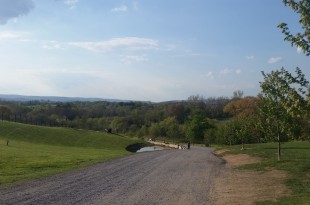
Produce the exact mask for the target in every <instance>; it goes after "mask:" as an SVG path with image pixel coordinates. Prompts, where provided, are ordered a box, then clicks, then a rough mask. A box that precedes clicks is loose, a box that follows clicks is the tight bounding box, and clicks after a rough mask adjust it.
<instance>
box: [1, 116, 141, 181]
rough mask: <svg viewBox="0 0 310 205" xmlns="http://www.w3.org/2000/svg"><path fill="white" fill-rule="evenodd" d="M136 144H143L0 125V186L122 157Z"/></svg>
mask: <svg viewBox="0 0 310 205" xmlns="http://www.w3.org/2000/svg"><path fill="white" fill-rule="evenodd" d="M7 140H9V145H8V146H7V145H6V143H7ZM136 143H143V142H142V141H141V140H138V139H132V138H127V137H120V136H116V135H111V134H108V133H102V132H94V131H85V130H74V129H68V128H51V127H37V126H31V125H24V124H18V123H11V122H0V186H5V185H9V184H11V183H14V182H22V181H25V180H30V179H36V178H40V177H44V176H49V175H53V174H57V173H60V172H64V171H69V170H73V169H77V168H81V167H85V166H88V165H91V164H95V163H98V162H103V161H106V160H110V159H113V158H117V157H120V156H124V155H127V154H129V153H130V152H129V151H127V150H126V147H128V146H129V145H132V144H136Z"/></svg>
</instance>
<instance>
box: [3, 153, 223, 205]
mask: <svg viewBox="0 0 310 205" xmlns="http://www.w3.org/2000/svg"><path fill="white" fill-rule="evenodd" d="M224 166H225V165H224V162H223V161H222V160H221V159H219V158H217V157H216V156H214V155H213V154H212V150H211V149H210V148H203V147H193V148H192V149H190V150H163V151H154V152H144V153H138V154H134V155H130V156H126V157H123V158H119V159H116V160H111V161H108V162H105V163H102V164H97V165H94V166H91V167H87V168H84V169H80V170H75V171H72V172H67V173H64V174H59V175H56V176H52V177H48V178H45V179H42V180H36V181H32V182H28V183H26V184H22V185H18V186H12V187H8V188H2V189H0V204H14V205H17V204H98V205H99V204H100V205H103V204H109V205H110V204H126V205H130V204H134V205H138V204H147V205H151V204H173V205H175V204H195V205H199V204H213V203H212V201H211V199H210V196H209V195H208V194H209V190H210V188H211V186H212V183H213V178H214V177H215V176H217V175H218V174H219V173H220V172H219V171H220V170H221V169H222V168H223V167H224Z"/></svg>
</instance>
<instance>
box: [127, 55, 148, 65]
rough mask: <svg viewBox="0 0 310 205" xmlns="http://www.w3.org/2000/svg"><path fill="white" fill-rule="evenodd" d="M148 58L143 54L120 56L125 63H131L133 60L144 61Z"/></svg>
mask: <svg viewBox="0 0 310 205" xmlns="http://www.w3.org/2000/svg"><path fill="white" fill-rule="evenodd" d="M148 60H149V59H148V58H146V57H145V56H124V57H123V58H122V62H123V63H125V64H131V63H134V62H146V61H148Z"/></svg>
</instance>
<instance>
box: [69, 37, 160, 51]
mask: <svg viewBox="0 0 310 205" xmlns="http://www.w3.org/2000/svg"><path fill="white" fill-rule="evenodd" d="M69 45H71V46H76V47H80V48H84V49H88V50H91V51H107V50H110V49H113V48H118V47H123V48H129V49H137V50H139V49H152V48H156V47H157V46H158V43H157V41H156V40H153V39H148V38H137V37H125V38H112V39H110V40H106V41H88V42H70V43H69Z"/></svg>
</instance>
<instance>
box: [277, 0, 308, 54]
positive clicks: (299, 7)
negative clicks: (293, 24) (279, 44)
mask: <svg viewBox="0 0 310 205" xmlns="http://www.w3.org/2000/svg"><path fill="white" fill-rule="evenodd" d="M283 3H284V5H285V6H289V7H290V8H291V9H292V10H293V11H294V12H296V13H298V14H299V15H300V19H299V23H300V24H301V28H302V31H301V32H298V33H296V34H295V35H293V34H292V33H291V31H290V29H289V27H288V25H287V24H286V23H280V24H279V25H278V27H279V28H280V29H282V33H283V34H284V35H285V38H284V40H286V41H289V42H291V45H292V46H294V45H295V46H297V47H298V48H300V49H302V50H303V52H304V53H305V54H306V55H307V56H309V55H310V1H309V0H283Z"/></svg>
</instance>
